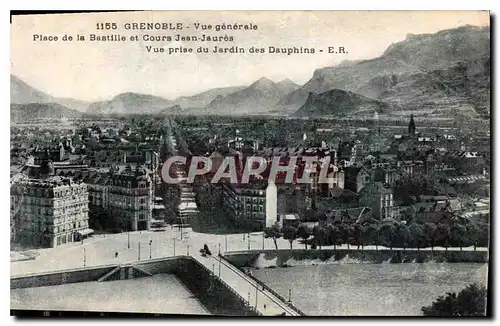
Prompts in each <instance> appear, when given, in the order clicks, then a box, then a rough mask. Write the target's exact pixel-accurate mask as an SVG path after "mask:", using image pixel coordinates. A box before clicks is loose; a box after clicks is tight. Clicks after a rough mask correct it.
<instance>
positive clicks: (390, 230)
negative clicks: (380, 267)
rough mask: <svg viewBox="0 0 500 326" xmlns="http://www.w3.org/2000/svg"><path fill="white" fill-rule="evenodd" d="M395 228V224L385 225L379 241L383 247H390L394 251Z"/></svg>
mask: <svg viewBox="0 0 500 326" xmlns="http://www.w3.org/2000/svg"><path fill="white" fill-rule="evenodd" d="M395 229H396V228H395V227H394V225H393V224H384V225H382V226H381V227H380V230H379V239H380V242H381V244H382V245H384V246H388V247H390V249H391V250H392V243H393V241H394V235H395Z"/></svg>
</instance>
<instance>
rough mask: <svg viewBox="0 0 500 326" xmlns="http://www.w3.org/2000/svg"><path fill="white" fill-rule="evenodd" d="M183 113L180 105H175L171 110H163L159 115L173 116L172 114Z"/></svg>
mask: <svg viewBox="0 0 500 326" xmlns="http://www.w3.org/2000/svg"><path fill="white" fill-rule="evenodd" d="M183 112H184V110H183V109H182V108H181V106H180V105H173V106H171V107H169V108H166V109H164V110H161V111H160V112H158V114H165V115H171V114H182V113H183Z"/></svg>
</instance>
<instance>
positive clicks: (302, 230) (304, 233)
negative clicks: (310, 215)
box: [297, 224, 311, 249]
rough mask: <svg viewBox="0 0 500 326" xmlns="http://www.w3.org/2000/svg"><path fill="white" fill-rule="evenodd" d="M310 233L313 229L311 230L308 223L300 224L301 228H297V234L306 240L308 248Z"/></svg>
mask: <svg viewBox="0 0 500 326" xmlns="http://www.w3.org/2000/svg"><path fill="white" fill-rule="evenodd" d="M310 235H311V231H310V230H309V227H308V226H307V225H306V224H301V225H299V228H298V229H297V236H298V237H299V238H301V239H303V240H304V245H305V247H306V249H307V239H309V236H310Z"/></svg>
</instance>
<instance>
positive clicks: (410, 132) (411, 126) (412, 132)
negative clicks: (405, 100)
mask: <svg viewBox="0 0 500 326" xmlns="http://www.w3.org/2000/svg"><path fill="white" fill-rule="evenodd" d="M408 136H410V137H415V120H413V114H412V115H411V116H410V123H409V124H408Z"/></svg>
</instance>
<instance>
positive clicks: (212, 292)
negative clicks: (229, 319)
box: [10, 256, 259, 316]
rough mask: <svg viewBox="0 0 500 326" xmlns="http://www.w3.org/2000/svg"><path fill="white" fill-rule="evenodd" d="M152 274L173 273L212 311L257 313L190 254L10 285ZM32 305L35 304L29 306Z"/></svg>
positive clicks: (18, 279)
mask: <svg viewBox="0 0 500 326" xmlns="http://www.w3.org/2000/svg"><path fill="white" fill-rule="evenodd" d="M154 274H174V275H176V276H177V277H178V278H179V280H180V281H181V282H182V283H183V285H184V286H185V287H186V288H187V289H188V290H189V291H190V292H191V293H193V294H194V295H195V296H196V298H197V299H198V300H199V301H200V302H201V304H202V305H203V306H204V307H205V308H206V309H207V310H208V311H209V312H210V313H211V314H212V315H225V316H258V315H259V313H258V312H256V311H255V310H254V308H253V307H249V306H248V305H247V302H246V300H245V299H243V298H242V297H241V296H239V295H238V294H237V293H236V292H235V291H234V290H233V289H232V288H231V287H230V286H228V285H227V284H226V283H224V282H223V281H222V280H220V279H219V278H218V277H216V276H215V275H213V273H212V272H211V271H209V270H208V269H207V268H206V267H205V266H203V265H202V264H200V263H199V262H198V261H196V260H195V259H193V258H192V257H187V256H183V257H175V258H165V259H157V260H153V261H148V262H137V263H134V264H126V265H124V266H120V265H108V266H100V267H88V268H80V269H72V270H65V271H59V272H53V273H41V274H32V275H27V276H17V277H12V278H11V280H10V287H11V289H18V288H29V287H40V286H53V285H62V284H68V283H77V282H96V281H98V280H100V281H104V282H108V281H114V280H126V279H132V278H137V277H148V275H154ZM33 309H36V307H33Z"/></svg>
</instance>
